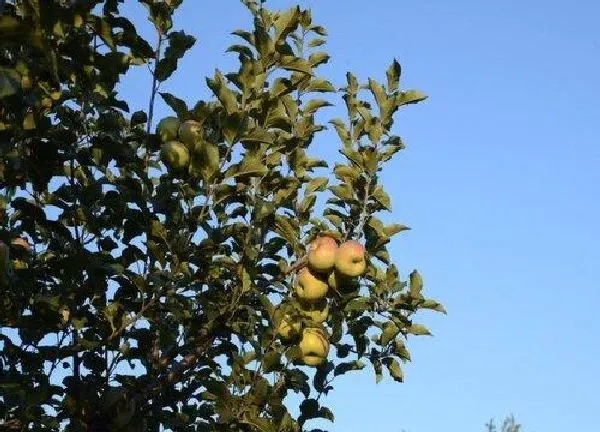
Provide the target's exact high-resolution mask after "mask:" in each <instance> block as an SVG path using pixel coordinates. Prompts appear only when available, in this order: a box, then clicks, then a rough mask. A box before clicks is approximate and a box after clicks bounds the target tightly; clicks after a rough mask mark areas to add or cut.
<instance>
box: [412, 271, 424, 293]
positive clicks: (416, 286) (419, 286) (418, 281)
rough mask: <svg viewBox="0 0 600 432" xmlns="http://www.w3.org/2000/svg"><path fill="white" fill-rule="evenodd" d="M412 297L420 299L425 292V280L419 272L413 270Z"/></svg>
mask: <svg viewBox="0 0 600 432" xmlns="http://www.w3.org/2000/svg"><path fill="white" fill-rule="evenodd" d="M409 281H410V283H409V288H410V296H411V297H412V298H420V297H421V291H423V278H421V275H420V274H419V272H418V271H417V270H413V271H412V272H411V273H410V275H409Z"/></svg>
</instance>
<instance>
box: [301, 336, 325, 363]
mask: <svg viewBox="0 0 600 432" xmlns="http://www.w3.org/2000/svg"><path fill="white" fill-rule="evenodd" d="M299 348H300V352H301V353H302V361H303V362H304V364H305V365H307V366H318V365H320V364H321V363H323V362H324V361H325V360H326V359H327V354H329V340H327V336H326V335H325V332H324V331H323V330H321V329H319V328H312V327H309V328H305V329H304V331H303V332H302V339H301V340H300V344H299Z"/></svg>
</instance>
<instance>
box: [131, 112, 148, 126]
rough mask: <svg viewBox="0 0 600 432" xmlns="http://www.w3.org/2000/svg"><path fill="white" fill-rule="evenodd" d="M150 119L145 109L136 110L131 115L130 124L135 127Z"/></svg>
mask: <svg viewBox="0 0 600 432" xmlns="http://www.w3.org/2000/svg"><path fill="white" fill-rule="evenodd" d="M147 121H148V115H147V114H146V112H145V111H136V112H134V113H133V114H132V115H131V121H130V126H131V127H132V128H133V127H135V126H137V125H140V124H144V123H146V122H147Z"/></svg>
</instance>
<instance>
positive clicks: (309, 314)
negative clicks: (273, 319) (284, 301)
mask: <svg viewBox="0 0 600 432" xmlns="http://www.w3.org/2000/svg"><path fill="white" fill-rule="evenodd" d="M299 312H300V315H302V316H303V317H305V318H308V319H309V320H310V321H312V322H314V323H316V324H321V323H323V322H325V321H326V320H327V317H328V316H329V304H328V303H327V299H325V298H324V299H321V300H320V301H319V302H317V303H314V304H310V303H309V304H300V308H299Z"/></svg>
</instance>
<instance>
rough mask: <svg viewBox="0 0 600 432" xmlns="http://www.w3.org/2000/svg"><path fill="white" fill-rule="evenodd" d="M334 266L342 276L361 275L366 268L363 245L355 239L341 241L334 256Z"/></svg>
mask: <svg viewBox="0 0 600 432" xmlns="http://www.w3.org/2000/svg"><path fill="white" fill-rule="evenodd" d="M335 268H336V270H337V271H338V272H339V273H340V274H341V275H343V276H349V277H355V276H360V275H362V274H363V273H364V272H365V270H366V269H367V260H366V258H365V247H364V246H363V245H361V244H360V243H359V242H357V241H356V240H348V241H346V242H344V243H342V244H341V245H340V247H339V248H338V251H337V254H336V256H335Z"/></svg>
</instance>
